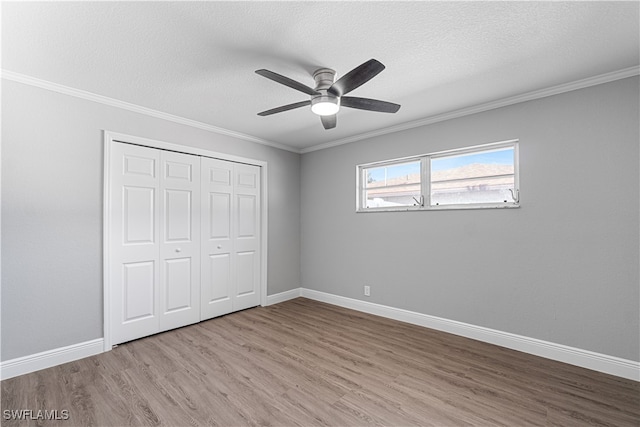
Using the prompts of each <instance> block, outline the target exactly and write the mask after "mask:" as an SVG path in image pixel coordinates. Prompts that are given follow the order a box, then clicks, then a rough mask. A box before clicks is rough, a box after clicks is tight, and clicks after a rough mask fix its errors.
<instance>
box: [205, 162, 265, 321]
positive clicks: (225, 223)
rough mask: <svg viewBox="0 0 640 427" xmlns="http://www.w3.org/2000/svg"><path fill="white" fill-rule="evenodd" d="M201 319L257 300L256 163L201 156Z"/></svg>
mask: <svg viewBox="0 0 640 427" xmlns="http://www.w3.org/2000/svg"><path fill="white" fill-rule="evenodd" d="M201 167H202V223H201V224H202V279H201V280H202V282H201V295H202V300H201V318H202V320H204V319H210V318H212V317H216V316H220V315H222V314H227V313H231V312H233V311H238V310H242V309H245V308H249V307H255V306H257V305H259V304H260V292H259V289H260V167H258V166H253V165H246V164H242V163H234V162H228V161H223V160H217V159H211V158H206V157H203V158H202V163H201Z"/></svg>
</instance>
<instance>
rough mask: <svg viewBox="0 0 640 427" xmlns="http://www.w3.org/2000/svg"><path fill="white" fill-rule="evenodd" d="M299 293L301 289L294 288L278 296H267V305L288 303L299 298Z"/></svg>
mask: <svg viewBox="0 0 640 427" xmlns="http://www.w3.org/2000/svg"><path fill="white" fill-rule="evenodd" d="M300 292H301V288H295V289H291V290H288V291H284V292H280V293H278V294H273V295H269V296H268V297H267V305H273V304H279V303H281V302H285V301H289V300H290V299H294V298H298V297H299V296H300Z"/></svg>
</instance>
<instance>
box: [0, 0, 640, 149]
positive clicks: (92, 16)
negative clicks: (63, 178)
mask: <svg viewBox="0 0 640 427" xmlns="http://www.w3.org/2000/svg"><path fill="white" fill-rule="evenodd" d="M639 5H640V3H638V2H636V1H633V2H606V1H605V2H426V1H423V2H346V1H345V2H266V1H265V2H258V1H252V2H213V1H211V2H88V1H86V2H42V3H40V2H37V3H36V2H15V3H14V2H3V3H2V68H3V70H6V71H9V72H12V73H19V74H21V75H26V76H30V77H33V78H37V79H42V80H46V81H49V82H53V83H57V84H60V85H65V86H69V87H72V88H76V89H81V90H83V91H88V92H91V93H95V94H98V95H103V96H107V97H110V98H115V99H118V100H121V101H125V102H128V103H133V104H137V105H139V106H143V107H146V108H149V109H153V110H157V111H160V112H164V113H168V114H171V115H175V116H179V117H183V118H186V119H190V120H195V121H197V122H201V123H204V124H207V125H209V126H215V127H218V128H222V129H226V130H229V131H233V132H236V133H240V134H243V135H247V136H252V137H256V138H259V139H260V140H263V141H267V142H271V143H276V144H280V145H285V146H287V147H290V149H292V150H293V151H298V150H303V151H307V150H309V147H313V146H319V145H327V144H330V143H332V142H334V141H343V140H344V141H346V140H349V139H354V138H356V137H357V136H358V135H362V134H366V133H371V132H375V131H378V130H380V129H384V128H388V127H391V126H398V125H401V124H403V123H407V122H414V121H416V120H421V119H425V118H429V117H433V116H437V115H441V114H444V113H447V112H452V111H457V110H460V109H464V108H468V107H471V106H476V105H480V104H484V103H488V102H492V101H496V100H500V99H504V98H508V97H513V96H517V95H520V94H523V93H528V92H532V91H537V90H541V89H544V88H548V87H551V86H555V85H561V84H565V83H569V82H573V81H576V80H579V79H584V78H588V77H592V76H596V75H600V74H604V73H609V72H614V71H618V70H622V69H626V68H629V67H635V66H638V64H639V50H640V46H639V40H640V36H639V31H640V30H639V20H640V18H639V13H640V12H639ZM370 58H375V59H377V60H379V61H380V62H382V63H383V64H385V66H386V67H387V68H386V70H384V71H383V72H382V73H381V74H379V75H378V76H376V77H375V78H374V79H372V80H370V81H369V82H367V83H366V84H365V85H363V86H361V87H360V88H358V89H356V90H354V91H353V92H351V93H350V94H349V95H350V96H360V97H367V98H376V99H381V100H385V101H390V102H394V103H398V104H401V105H402V108H401V109H400V111H399V112H398V113H396V114H385V113H375V112H369V111H361V110H354V109H348V108H343V109H341V111H340V113H339V115H338V126H337V128H335V129H332V130H324V128H323V127H322V125H321V123H320V120H319V118H318V117H317V116H315V115H314V114H313V113H312V112H311V111H310V109H309V108H300V109H297V110H292V111H288V112H283V113H280V114H276V115H272V116H268V117H259V116H257V113H258V112H260V111H263V110H267V109H270V108H273V107H277V106H281V105H285V104H289V103H293V102H297V101H303V100H306V99H308V96H307V95H305V94H303V93H301V92H298V91H296V90H293V89H291V88H288V87H286V86H282V85H279V84H277V83H275V82H273V81H271V80H268V79H265V78H264V77H261V76H259V75H257V74H255V73H254V71H255V70H257V69H260V68H266V69H269V70H271V71H274V72H276V73H279V74H283V75H285V76H288V77H290V78H292V79H295V80H297V81H299V82H302V83H304V84H306V85H307V86H314V82H313V79H312V73H313V71H314V70H315V69H317V68H320V67H329V68H333V69H335V70H336V71H337V73H338V78H339V77H340V75H343V74H345V73H346V72H348V71H350V70H351V69H352V68H354V67H356V66H358V65H360V64H361V63H363V62H365V61H366V60H368V59H370Z"/></svg>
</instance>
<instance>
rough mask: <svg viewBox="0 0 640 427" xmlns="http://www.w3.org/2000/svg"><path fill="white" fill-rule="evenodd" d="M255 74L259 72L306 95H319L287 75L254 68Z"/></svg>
mask: <svg viewBox="0 0 640 427" xmlns="http://www.w3.org/2000/svg"><path fill="white" fill-rule="evenodd" d="M256 74H260V75H261V76H262V77H266V78H268V79H269V80H273V81H274V82H277V83H280V84H283V85H285V86H289V87H290V88H293V89H295V90H299V91H300V92H303V93H306V94H307V95H319V93H318V92H316V91H315V90H314V89H311V88H310V87H309V86H306V85H303V84H302V83H299V82H297V81H295V80H292V79H290V78H289V77H285V76H282V75H280V74H278V73H274V72H273V71H269V70H256Z"/></svg>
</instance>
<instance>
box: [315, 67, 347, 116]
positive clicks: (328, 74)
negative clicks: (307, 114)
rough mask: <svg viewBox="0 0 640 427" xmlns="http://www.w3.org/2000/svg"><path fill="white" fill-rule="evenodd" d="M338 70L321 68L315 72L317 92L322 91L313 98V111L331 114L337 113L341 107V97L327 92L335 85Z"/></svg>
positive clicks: (324, 114) (326, 114) (325, 114)
mask: <svg viewBox="0 0 640 427" xmlns="http://www.w3.org/2000/svg"><path fill="white" fill-rule="evenodd" d="M335 76H336V72H335V71H334V70H332V69H330V68H320V69H319V70H316V72H315V73H313V79H314V80H315V81H316V88H315V90H316V92H318V93H320V94H319V95H315V96H313V97H312V98H311V111H313V112H314V113H315V114H318V115H320V116H329V115H333V114H336V113H337V112H338V110H339V109H340V99H339V98H338V97H337V96H335V95H333V94H331V93H328V92H327V89H329V88H330V87H331V85H333V82H334V80H335Z"/></svg>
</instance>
